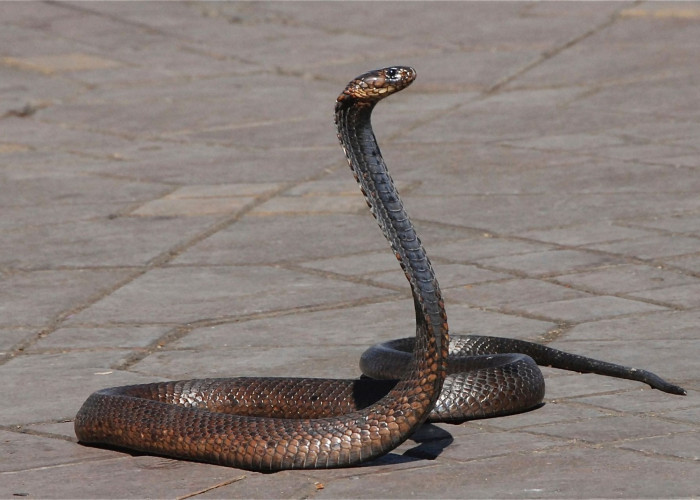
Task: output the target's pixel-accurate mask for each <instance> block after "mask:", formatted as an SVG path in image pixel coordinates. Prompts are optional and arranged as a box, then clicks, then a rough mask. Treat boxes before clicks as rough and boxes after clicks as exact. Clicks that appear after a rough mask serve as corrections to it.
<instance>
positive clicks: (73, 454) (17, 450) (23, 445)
mask: <svg viewBox="0 0 700 500" xmlns="http://www.w3.org/2000/svg"><path fill="white" fill-rule="evenodd" d="M0 442H2V458H0V474H2V475H1V476H0V477H3V476H5V479H7V476H8V474H3V473H8V472H18V471H22V470H27V469H44V468H50V467H53V466H57V465H63V464H70V463H79V462H85V461H90V460H99V459H102V460H104V459H105V458H109V457H110V455H111V453H110V452H108V451H104V450H100V449H98V448H88V447H87V446H77V445H76V443H75V442H68V441H64V440H63V439H52V438H49V437H44V436H33V435H31V434H23V433H20V432H8V431H6V430H0ZM0 488H2V486H0Z"/></svg>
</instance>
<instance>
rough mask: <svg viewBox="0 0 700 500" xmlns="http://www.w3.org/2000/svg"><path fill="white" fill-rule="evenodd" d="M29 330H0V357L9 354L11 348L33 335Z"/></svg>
mask: <svg viewBox="0 0 700 500" xmlns="http://www.w3.org/2000/svg"><path fill="white" fill-rule="evenodd" d="M34 333H35V332H33V331H32V330H30V329H26V330H21V329H9V328H0V356H3V355H4V354H6V353H9V351H10V349H12V347H13V346H14V345H16V344H18V343H20V342H22V341H23V340H25V339H27V338H29V337H31V336H33V335H34Z"/></svg>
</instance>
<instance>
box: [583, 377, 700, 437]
mask: <svg viewBox="0 0 700 500" xmlns="http://www.w3.org/2000/svg"><path fill="white" fill-rule="evenodd" d="M660 375H661V376H664V377H670V376H672V375H673V373H672V372H671V371H669V370H668V369H666V370H664V372H662V373H660ZM696 399H697V398H694V397H692V395H691V397H681V396H674V395H670V394H667V393H665V392H661V391H657V390H650V389H647V388H643V390H636V391H635V390H633V391H629V392H623V393H618V394H602V395H599V396H587V397H581V398H577V399H576V400H575V401H576V402H582V403H585V404H586V405H594V406H596V407H598V408H601V409H611V410H614V411H623V412H625V413H628V414H639V415H648V416H663V417H665V418H666V419H668V418H670V419H674V420H680V421H685V422H687V423H690V424H692V423H693V422H696V421H697V418H692V417H697V416H698V412H699V411H700V402H698V401H696ZM683 412H688V417H691V418H688V417H686V418H682V417H681V418H679V416H680V415H682V414H683Z"/></svg>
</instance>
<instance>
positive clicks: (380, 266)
mask: <svg viewBox="0 0 700 500" xmlns="http://www.w3.org/2000/svg"><path fill="white" fill-rule="evenodd" d="M301 265H302V266H303V267H308V268H311V269H318V270H321V271H327V272H332V273H339V274H345V275H349V276H353V275H355V276H365V275H367V276H370V277H373V278H376V277H377V276H378V275H379V273H383V272H387V271H389V272H391V273H394V274H398V275H399V276H400V277H401V278H402V279H404V280H405V278H403V272H402V271H401V269H400V267H399V263H398V261H397V260H396V257H395V256H393V255H392V254H391V252H390V251H389V250H388V249H387V250H383V251H377V252H371V253H362V254H357V255H348V256H346V257H334V258H330V259H318V260H312V261H310V262H305V263H303V264H301Z"/></svg>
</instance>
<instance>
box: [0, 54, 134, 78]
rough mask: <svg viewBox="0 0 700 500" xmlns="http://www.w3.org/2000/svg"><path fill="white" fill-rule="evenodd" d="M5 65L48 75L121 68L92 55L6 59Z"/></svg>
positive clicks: (117, 63)
mask: <svg viewBox="0 0 700 500" xmlns="http://www.w3.org/2000/svg"><path fill="white" fill-rule="evenodd" d="M3 63H4V64H7V65H9V66H15V67H17V68H21V69H26V70H31V71H38V72H40V73H44V74H47V75H51V74H53V73H64V72H68V71H83V70H87V69H106V68H115V67H118V66H121V64H120V63H119V62H117V61H113V60H110V59H105V58H101V57H96V56H93V55H90V54H62V55H51V56H33V57H5V58H4V59H3Z"/></svg>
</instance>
